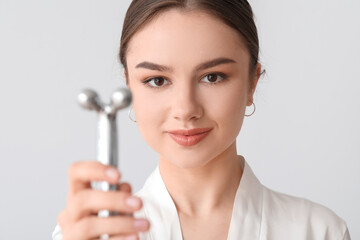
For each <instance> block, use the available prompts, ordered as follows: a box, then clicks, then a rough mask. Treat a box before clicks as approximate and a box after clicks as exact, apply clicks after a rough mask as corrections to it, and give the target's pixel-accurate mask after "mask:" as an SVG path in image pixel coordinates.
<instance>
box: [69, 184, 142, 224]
mask: <svg viewBox="0 0 360 240" xmlns="http://www.w3.org/2000/svg"><path fill="white" fill-rule="evenodd" d="M69 207H70V209H71V214H72V218H73V219H74V221H78V220H80V219H81V218H83V217H86V216H90V215H93V214H96V213H97V212H99V211H101V210H104V209H106V210H109V211H113V212H118V213H121V214H122V213H125V214H127V213H133V212H135V211H138V210H139V209H141V207H142V200H141V199H140V198H139V197H136V196H133V195H131V194H130V193H128V192H123V191H109V192H103V191H97V190H90V189H89V190H83V191H80V192H78V193H77V194H76V195H75V196H74V198H73V201H71V202H70V203H69Z"/></svg>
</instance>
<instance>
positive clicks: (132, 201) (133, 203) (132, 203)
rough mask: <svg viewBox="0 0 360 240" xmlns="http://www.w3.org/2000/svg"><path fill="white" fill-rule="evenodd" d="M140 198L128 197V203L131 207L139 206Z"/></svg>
mask: <svg viewBox="0 0 360 240" xmlns="http://www.w3.org/2000/svg"><path fill="white" fill-rule="evenodd" d="M140 203H141V202H140V199H139V198H137V197H128V198H127V199H126V204H127V205H128V206H129V207H133V208H137V207H139V206H140Z"/></svg>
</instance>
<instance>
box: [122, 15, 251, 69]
mask: <svg viewBox="0 0 360 240" xmlns="http://www.w3.org/2000/svg"><path fill="white" fill-rule="evenodd" d="M216 57H229V58H233V59H235V60H236V61H237V62H239V63H243V64H246V63H247V62H248V61H249V55H248V51H247V49H246V45H245V44H244V43H243V40H242V38H241V37H240V35H239V33H238V32H237V31H236V30H235V29H233V28H231V27H230V26H228V25H226V24H225V23H224V22H223V21H221V20H220V19H218V18H216V17H214V16H211V15H209V14H208V13H205V12H201V11H181V10H178V9H172V10H168V11H165V12H163V13H161V14H159V15H158V16H157V17H156V18H154V19H153V20H152V21H151V22H149V23H147V24H146V25H145V26H144V27H142V28H141V29H140V30H139V31H138V32H137V33H136V34H135V35H133V37H132V38H131V40H130V42H129V45H128V51H127V55H126V58H127V64H128V67H129V68H133V67H134V66H135V65H136V64H137V63H138V62H140V61H144V60H151V61H154V62H157V63H166V64H167V65H170V64H171V65H177V64H182V65H191V64H192V63H195V62H201V61H203V60H208V59H211V58H216Z"/></svg>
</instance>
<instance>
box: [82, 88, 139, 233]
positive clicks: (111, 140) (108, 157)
mask: <svg viewBox="0 0 360 240" xmlns="http://www.w3.org/2000/svg"><path fill="white" fill-rule="evenodd" d="M131 101H132V96H131V92H130V91H129V90H128V89H127V88H119V89H117V90H116V91H114V92H113V94H112V96H111V100H110V104H104V103H103V102H102V101H101V100H100V98H99V96H98V94H97V93H96V92H95V91H93V90H91V89H85V90H83V91H82V92H81V93H80V94H79V95H78V102H79V104H80V105H81V106H82V107H83V108H85V109H87V110H95V111H96V112H97V113H98V116H99V123H98V141H97V160H98V161H99V162H101V163H102V164H105V165H111V166H114V167H116V168H117V167H118V137H117V127H116V113H117V112H118V111H119V110H121V109H123V108H126V107H127V106H129V105H130V104H131ZM91 187H92V188H93V189H96V190H102V191H115V190H117V186H116V185H115V184H109V183H108V182H92V183H91ZM114 215H117V213H116V212H111V211H108V210H101V211H99V212H98V216H99V217H109V216H114ZM108 238H109V236H108V235H107V234H104V235H103V236H101V238H100V239H108Z"/></svg>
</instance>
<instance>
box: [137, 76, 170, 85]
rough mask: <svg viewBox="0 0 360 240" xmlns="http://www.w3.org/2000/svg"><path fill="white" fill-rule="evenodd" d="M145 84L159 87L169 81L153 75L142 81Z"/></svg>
mask: <svg viewBox="0 0 360 240" xmlns="http://www.w3.org/2000/svg"><path fill="white" fill-rule="evenodd" d="M143 83H144V84H145V85H147V86H149V87H151V88H161V87H164V86H165V85H167V84H168V83H169V81H168V80H167V79H165V78H163V77H153V78H150V79H147V80H145V81H144V82H143Z"/></svg>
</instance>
